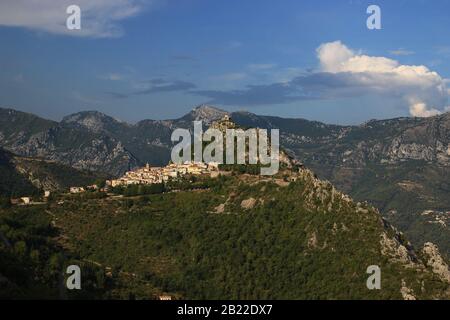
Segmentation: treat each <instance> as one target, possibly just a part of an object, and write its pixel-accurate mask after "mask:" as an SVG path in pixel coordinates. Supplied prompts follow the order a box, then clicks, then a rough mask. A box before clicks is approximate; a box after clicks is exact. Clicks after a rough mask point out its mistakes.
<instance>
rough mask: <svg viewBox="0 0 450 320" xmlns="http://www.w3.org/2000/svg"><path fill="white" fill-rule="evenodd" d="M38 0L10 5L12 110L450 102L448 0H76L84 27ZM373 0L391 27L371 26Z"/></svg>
mask: <svg viewBox="0 0 450 320" xmlns="http://www.w3.org/2000/svg"><path fill="white" fill-rule="evenodd" d="M64 1H66V0H63V2H64ZM32 3H33V4H32ZM38 3H39V5H38V6H36V3H35V1H32V0H4V1H2V4H0V9H1V10H0V12H1V13H0V39H1V43H2V45H1V50H0V86H1V88H2V89H1V90H0V106H1V107H11V108H16V109H19V110H23V111H28V112H33V113H36V114H38V115H41V116H44V117H48V118H52V119H56V120H59V119H61V117H63V116H64V115H67V114H70V113H74V112H78V111H81V110H99V111H102V112H105V113H107V114H109V115H112V116H115V117H117V118H120V119H123V120H126V121H131V122H134V121H138V120H142V119H146V118H152V119H167V118H176V117H180V116H182V115H183V114H184V113H186V112H188V111H189V110H190V109H192V107H194V106H195V105H198V104H201V103H212V104H213V105H215V106H217V107H220V108H223V109H226V110H230V111H234V110H248V111H250V112H254V113H257V114H270V115H277V116H283V117H302V118H307V119H314V120H320V121H324V122H328V123H340V124H347V123H360V122H363V121H365V120H368V119H372V118H378V119H382V118H391V117H397V116H408V115H417V116H429V115H434V114H437V113H439V112H444V111H445V110H446V108H448V107H447V106H448V105H450V103H448V89H447V84H448V81H447V80H446V79H448V78H450V65H449V63H448V61H449V58H450V38H449V37H448V30H450V19H449V18H448V15H449V12H450V3H449V2H448V1H446V0H432V1H419V0H416V1H414V0H408V1H406V0H404V1H403V0H395V1H392V0H391V1H336V0H333V1H298V0H284V1H275V0H246V1H237V0H182V1H181V0H148V1H146V0H137V1H134V0H111V1H104V0H91V1H89V2H87V1H86V0H79V1H78V3H77V1H76V0H72V1H69V2H68V3H70V4H79V5H80V8H81V10H82V20H81V21H82V31H83V32H79V31H77V30H72V31H69V30H67V29H66V27H65V19H66V17H67V14H66V13H65V12H64V11H65V10H64V9H63V8H62V9H61V7H56V8H54V6H55V5H54V3H55V1H51V0H42V1H41V2H38ZM370 4H376V5H378V6H379V7H380V8H381V13H382V15H381V23H382V29H381V30H369V29H367V27H366V19H367V17H368V16H369V15H368V14H367V13H366V9H367V7H368V6H369V5H370ZM77 32H78V34H77ZM327 44H328V45H327ZM319 47H320V48H321V49H319V51H318V48H319ZM336 56H338V58H336ZM377 57H378V58H377ZM380 57H382V58H380ZM361 65H362V66H361ZM413 66H415V67H413ZM423 68H426V70H424V69H423Z"/></svg>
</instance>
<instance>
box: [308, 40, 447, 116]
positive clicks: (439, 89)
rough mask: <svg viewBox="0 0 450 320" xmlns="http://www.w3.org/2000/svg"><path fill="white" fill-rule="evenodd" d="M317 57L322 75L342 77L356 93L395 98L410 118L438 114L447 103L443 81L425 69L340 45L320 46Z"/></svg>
mask: <svg viewBox="0 0 450 320" xmlns="http://www.w3.org/2000/svg"><path fill="white" fill-rule="evenodd" d="M317 56H318V58H319V61H320V68H321V70H322V71H323V72H327V73H332V74H343V75H346V77H345V79H346V81H347V82H348V83H347V84H348V85H349V86H350V87H357V88H358V90H364V91H366V92H369V93H377V94H385V95H390V96H399V97H401V98H402V99H403V100H404V101H405V102H406V103H407V104H408V106H409V110H410V113H411V115H413V116H420V117H429V116H433V115H436V114H439V113H441V111H439V109H441V110H443V109H444V108H445V106H446V105H447V103H448V96H449V95H448V89H447V86H446V80H445V79H443V78H442V77H441V76H440V75H439V74H438V73H437V72H434V71H431V70H429V69H428V68H427V67H425V66H422V65H419V66H414V65H402V64H400V63H399V62H398V61H396V60H392V59H389V58H385V57H374V56H368V55H363V54H358V53H355V52H354V51H353V50H351V49H349V48H348V47H347V46H345V45H344V44H343V43H341V42H340V41H335V42H330V43H324V44H322V45H321V46H320V47H319V48H318V49H317Z"/></svg>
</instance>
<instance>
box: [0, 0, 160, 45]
mask: <svg viewBox="0 0 450 320" xmlns="http://www.w3.org/2000/svg"><path fill="white" fill-rule="evenodd" d="M154 1H155V0H77V1H73V0H57V1H55V0H2V1H0V26H8V27H23V28H27V29H31V30H36V31H41V32H49V33H54V34H65V35H71V36H87V37H117V36H120V35H122V34H123V30H122V28H121V27H120V25H119V22H120V21H122V20H124V19H127V18H130V17H133V16H135V15H137V14H139V13H140V12H142V11H143V10H144V8H146V7H147V6H148V5H151V4H153V3H154ZM72 4H76V5H78V6H79V7H80V8H81V30H68V29H67V28H66V19H67V17H68V14H67V13H66V9H67V7H68V6H70V5H72Z"/></svg>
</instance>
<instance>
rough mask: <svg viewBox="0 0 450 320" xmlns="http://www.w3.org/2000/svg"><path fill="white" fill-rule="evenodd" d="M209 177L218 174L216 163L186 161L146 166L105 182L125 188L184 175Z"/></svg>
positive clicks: (161, 181) (108, 184) (160, 181)
mask: <svg viewBox="0 0 450 320" xmlns="http://www.w3.org/2000/svg"><path fill="white" fill-rule="evenodd" d="M187 174H191V175H210V176H211V177H216V176H218V174H219V164H218V163H216V162H209V163H204V162H194V161H186V162H184V163H182V164H175V163H170V164H168V165H167V166H165V167H151V166H150V165H149V164H147V165H146V166H145V167H144V168H139V169H136V170H133V171H128V172H126V173H125V174H124V175H123V176H122V177H121V178H119V179H115V180H107V181H106V185H107V186H108V187H117V186H127V185H133V184H153V183H163V182H167V181H169V180H175V179H177V178H180V177H182V176H184V175H187Z"/></svg>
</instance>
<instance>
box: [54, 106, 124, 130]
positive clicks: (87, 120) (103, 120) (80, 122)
mask: <svg viewBox="0 0 450 320" xmlns="http://www.w3.org/2000/svg"><path fill="white" fill-rule="evenodd" d="M62 123H63V124H72V125H77V126H81V127H85V128H86V129H88V130H90V131H93V132H101V131H103V130H107V129H108V128H109V127H110V126H111V125H115V124H119V123H120V124H122V123H123V122H122V121H120V120H117V119H115V118H113V117H110V116H108V115H106V114H104V113H102V112H99V111H81V112H77V113H74V114H71V115H68V116H66V117H64V118H63V119H62Z"/></svg>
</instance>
